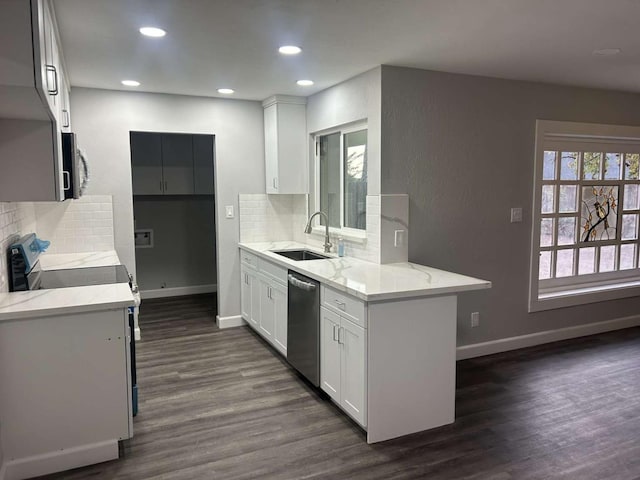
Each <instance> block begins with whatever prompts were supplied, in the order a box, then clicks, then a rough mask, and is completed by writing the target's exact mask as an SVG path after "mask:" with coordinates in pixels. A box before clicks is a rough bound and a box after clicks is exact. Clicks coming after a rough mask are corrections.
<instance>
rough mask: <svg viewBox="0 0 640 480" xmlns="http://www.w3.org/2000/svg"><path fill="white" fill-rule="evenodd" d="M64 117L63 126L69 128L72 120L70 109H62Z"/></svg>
mask: <svg viewBox="0 0 640 480" xmlns="http://www.w3.org/2000/svg"><path fill="white" fill-rule="evenodd" d="M62 118H63V119H64V123H63V124H62V126H63V127H64V128H69V126H70V125H71V122H70V121H69V119H70V115H69V111H68V110H62Z"/></svg>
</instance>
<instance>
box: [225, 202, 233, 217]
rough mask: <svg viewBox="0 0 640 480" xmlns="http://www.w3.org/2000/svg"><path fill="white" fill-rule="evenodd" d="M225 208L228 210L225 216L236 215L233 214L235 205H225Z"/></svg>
mask: <svg viewBox="0 0 640 480" xmlns="http://www.w3.org/2000/svg"><path fill="white" fill-rule="evenodd" d="M224 210H225V212H226V213H225V217H227V218H233V217H234V215H233V205H225V207H224Z"/></svg>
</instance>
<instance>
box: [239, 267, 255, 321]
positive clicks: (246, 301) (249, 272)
mask: <svg viewBox="0 0 640 480" xmlns="http://www.w3.org/2000/svg"><path fill="white" fill-rule="evenodd" d="M241 273H242V288H241V290H240V299H241V308H242V318H244V319H245V320H246V322H247V323H248V324H249V325H250V326H252V327H253V328H255V329H257V328H258V321H259V317H260V286H259V284H258V272H257V271H256V270H254V269H253V268H251V267H245V266H244V265H243V266H242V267H241Z"/></svg>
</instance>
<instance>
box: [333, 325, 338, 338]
mask: <svg viewBox="0 0 640 480" xmlns="http://www.w3.org/2000/svg"><path fill="white" fill-rule="evenodd" d="M337 326H338V325H334V326H333V341H334V342H337V341H338V334H337V333H336V327H337Z"/></svg>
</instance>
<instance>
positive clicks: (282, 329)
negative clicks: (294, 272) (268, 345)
mask: <svg viewBox="0 0 640 480" xmlns="http://www.w3.org/2000/svg"><path fill="white" fill-rule="evenodd" d="M271 296H272V297H273V303H274V312H275V326H274V330H273V344H274V345H275V346H276V348H277V349H278V350H279V351H280V352H281V353H282V354H283V355H284V356H285V357H286V356H287V287H283V286H280V285H278V284H272V287H271Z"/></svg>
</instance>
